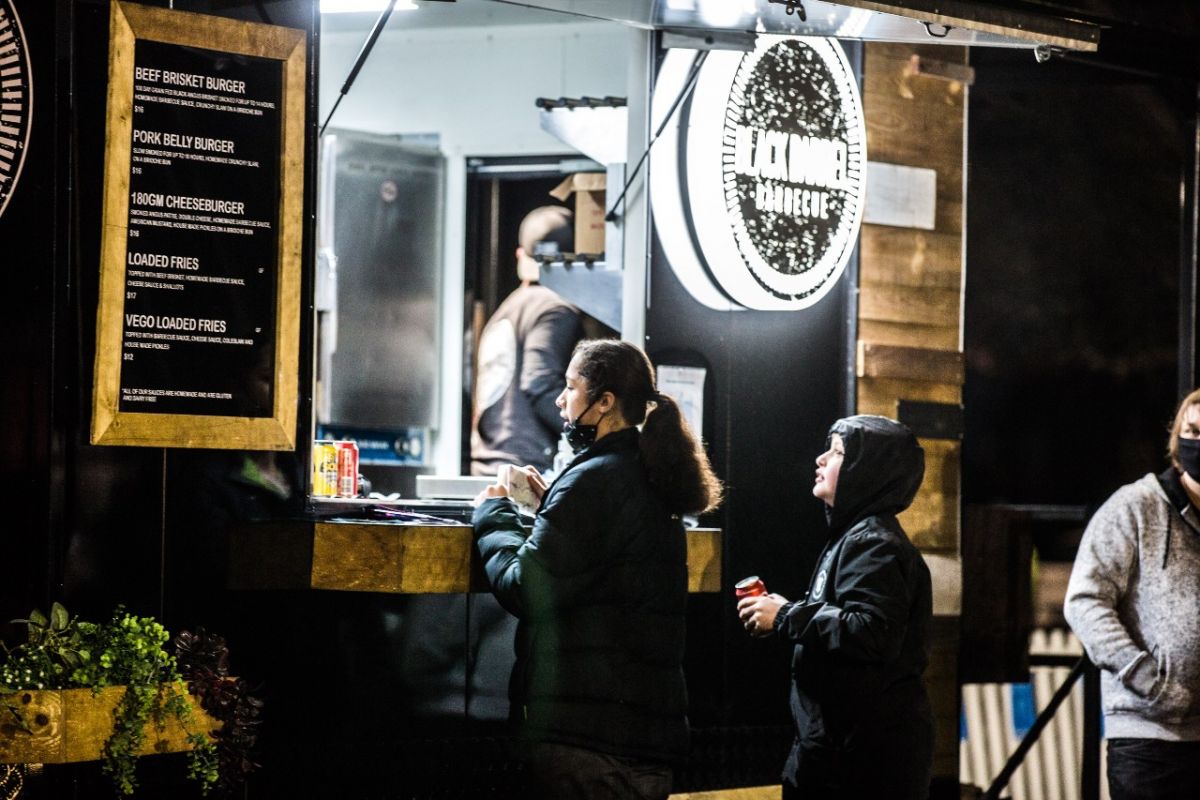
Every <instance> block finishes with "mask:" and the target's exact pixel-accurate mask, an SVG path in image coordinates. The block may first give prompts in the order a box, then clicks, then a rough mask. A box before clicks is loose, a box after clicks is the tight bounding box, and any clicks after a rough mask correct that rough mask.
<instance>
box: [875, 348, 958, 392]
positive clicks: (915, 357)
mask: <svg viewBox="0 0 1200 800" xmlns="http://www.w3.org/2000/svg"><path fill="white" fill-rule="evenodd" d="M857 375H858V377H860V378H903V379H906V380H915V381H929V382H931V383H946V384H952V385H955V386H961V385H962V382H963V357H962V353H960V352H958V351H957V350H943V349H938V348H932V347H898V346H896V345H890V344H880V343H879V342H869V341H866V340H863V339H860V340H859V342H858V371H857Z"/></svg>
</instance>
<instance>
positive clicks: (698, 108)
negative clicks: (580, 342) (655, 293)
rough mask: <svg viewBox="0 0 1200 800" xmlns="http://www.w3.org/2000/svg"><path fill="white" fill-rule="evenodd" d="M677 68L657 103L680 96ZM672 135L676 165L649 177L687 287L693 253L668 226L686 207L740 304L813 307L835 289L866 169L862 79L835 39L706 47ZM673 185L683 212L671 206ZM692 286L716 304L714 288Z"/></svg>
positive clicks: (697, 238) (663, 75)
mask: <svg viewBox="0 0 1200 800" xmlns="http://www.w3.org/2000/svg"><path fill="white" fill-rule="evenodd" d="M677 52H679V51H674V52H672V53H671V54H670V55H669V56H668V58H667V61H668V62H669V61H671V60H672V57H675V55H676V53H677ZM675 60H677V61H679V60H687V61H689V62H690V54H683V53H680V56H679V57H677V58H675ZM679 71H680V68H679V66H678V65H674V64H668V63H666V62H664V64H663V70H662V71H661V72H660V79H659V82H658V84H657V86H656V89H655V104H656V106H657V105H659V104H660V102H664V101H665V102H667V103H669V102H670V100H671V99H673V93H672V84H674V83H675V82H677V81H678V78H677V77H675V76H676V74H677V73H678V72H679ZM675 93H676V94H677V92H675ZM660 95H662V97H660ZM674 144H675V147H676V148H677V149H678V150H679V151H680V155H681V157H680V159H679V163H678V164H677V165H675V170H676V171H675V173H674V175H666V176H664V175H661V174H660V175H659V176H657V177H658V180H657V181H654V177H655V176H652V188H651V192H652V194H651V197H652V202H653V203H654V209H655V220H656V223H657V225H658V228H659V231H660V239H661V240H662V241H663V246H664V250H665V251H666V253H667V257H668V260H670V261H671V264H672V267H674V268H675V269H676V272H677V274H680V278H681V280H683V281H684V283H685V285H689V284H691V285H695V284H696V281H697V271H696V269H695V266H694V264H692V263H691V261H692V260H694V259H696V256H695V255H691V256H689V255H688V254H686V253H684V252H682V251H683V250H685V249H686V245H685V244H683V242H682V237H680V236H679V235H677V232H676V233H674V234H673V233H672V232H670V231H666V230H664V228H666V227H668V226H670V225H672V224H677V223H678V221H679V219H678V218H679V216H681V214H680V211H682V216H683V217H684V218H685V221H687V222H690V224H688V225H687V227H688V234H689V235H688V237H687V238H689V239H690V240H691V245H692V247H693V248H694V249H695V250H696V251H698V254H699V256H700V257H699V259H698V260H699V261H700V262H701V264H702V266H703V270H702V271H703V273H704V274H705V276H706V277H709V278H711V281H710V284H711V283H713V282H715V284H716V286H719V287H720V292H721V294H723V295H724V296H726V297H728V298H729V299H732V300H733V301H734V302H736V303H737V304H739V305H742V306H745V307H748V308H754V309H774V310H777V309H798V308H805V307H807V306H810V305H812V304H814V303H816V302H817V301H818V300H820V299H821V297H823V296H824V295H825V294H826V293H827V292H828V291H829V290H830V289H831V288H833V286H834V285H835V284H836V283H837V280H838V278H839V277H840V276H841V274H842V271H843V270H844V269H845V266H846V262H847V261H848V260H849V258H850V255H851V253H852V252H853V250H854V245H855V242H856V241H857V238H858V230H859V225H860V223H861V220H862V208H863V181H864V177H865V167H866V132H865V128H864V123H863V113H862V102H861V100H860V98H859V94H858V84H857V81H856V80H855V77H854V74H853V72H852V70H851V68H850V64H849V62H848V61H847V59H846V56H845V54H844V53H843V51H842V49H841V46H840V45H838V44H837V42H836V41H834V40H832V39H811V38H794V37H775V36H761V35H760V36H759V37H758V43H757V46H756V47H755V49H754V50H753V51H752V52H749V53H744V54H742V53H730V52H712V53H710V54H709V56H708V58H707V60H706V61H705V63H704V65H703V67H702V68H701V70H700V72H699V75H698V78H697V83H696V88H695V91H694V93H693V95H692V100H691V103H690V105H689V106H688V107H687V109H686V112H685V113H684V114H683V115H682V116H681V118H680V119H679V121H678V130H677V131H676V135H675V137H674ZM664 160H669V156H668V157H666V158H664V157H663V156H662V154H660V156H659V159H658V161H657V162H656V163H655V165H654V166H655V168H656V169H658V168H659V166H660V164H661V162H662V161H664ZM680 167H682V174H680V171H679V168H680ZM671 171H672V170H671V168H670V166H668V167H667V169H666V170H665V172H667V173H671ZM669 183H675V184H676V186H675V187H674V193H675V194H676V195H677V196H678V197H679V198H680V199H679V200H677V201H674V202H678V203H680V205H681V206H682V208H681V209H680V210H676V209H668V208H667V206H670V205H671V203H672V200H671V198H670V194H671V189H672V187H671V186H668V185H664V184H669ZM664 195H666V196H665V197H664ZM660 211H661V212H662V213H660ZM689 217H690V220H689V219H688V218H689ZM683 273H687V277H686V278H685V277H684V274H683ZM691 285H689V289H690V288H691ZM693 295H695V296H696V297H697V299H698V300H700V301H701V302H704V303H705V304H706V305H709V306H711V307H719V303H714V302H711V300H712V290H711V288H710V289H702V290H700V293H699V294H697V292H696V291H693ZM701 295H704V296H701ZM706 298H707V299H706Z"/></svg>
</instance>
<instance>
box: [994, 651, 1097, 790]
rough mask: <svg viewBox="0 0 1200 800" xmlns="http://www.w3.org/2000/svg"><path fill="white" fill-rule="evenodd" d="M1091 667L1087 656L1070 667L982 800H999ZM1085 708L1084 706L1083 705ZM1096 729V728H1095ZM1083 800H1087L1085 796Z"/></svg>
mask: <svg viewBox="0 0 1200 800" xmlns="http://www.w3.org/2000/svg"><path fill="white" fill-rule="evenodd" d="M1089 666H1091V663H1090V662H1089V661H1088V659H1087V656H1083V657H1082V658H1080V659H1079V660H1078V661H1076V662H1075V666H1073V667H1071V674H1070V675H1068V676H1067V679H1066V680H1065V681H1063V682H1062V686H1059V687H1058V689H1057V690H1055V692H1054V696H1053V697H1051V698H1050V702H1049V703H1047V704H1046V707H1045V708H1043V709H1042V713H1040V714H1038V716H1037V719H1036V720H1034V721H1033V725H1032V726H1030V728H1029V730H1028V731H1027V732H1026V734H1025V737H1024V738H1023V739H1021V743H1020V744H1019V745H1017V749H1016V750H1015V751H1013V754H1012V755H1011V756H1009V757H1008V761H1007V762H1005V764H1004V769H1002V770H1000V774H999V775H997V776H996V779H995V780H994V781H992V785H991V786H989V787H988V789H987V791H986V792H984V793H983V800H999V797H1000V792H1002V791H1003V790H1004V787H1005V786H1008V782H1009V781H1010V780H1012V776H1013V774H1014V773H1015V772H1016V771H1017V768H1019V767H1020V766H1021V762H1022V761H1024V760H1025V756H1026V755H1027V754H1028V753H1029V751H1030V750H1031V749H1033V745H1034V744H1035V743H1037V739H1038V736H1040V735H1041V734H1042V729H1043V728H1045V727H1046V726H1047V725H1048V724H1049V723H1050V720H1051V719H1053V718H1054V712H1056V711H1058V707H1059V706H1060V705H1062V702H1063V700H1066V699H1067V697H1068V695H1070V694H1071V687H1072V686H1074V685H1075V681H1077V680H1079V677H1080V676H1081V675H1083V673H1084V670H1085V669H1087V668H1088V667H1089ZM1085 707H1086V704H1085ZM1097 727H1098V726H1097ZM1084 800H1087V797H1086V795H1085V796H1084Z"/></svg>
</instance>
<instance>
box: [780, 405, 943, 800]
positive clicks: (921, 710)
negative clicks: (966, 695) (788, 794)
mask: <svg viewBox="0 0 1200 800" xmlns="http://www.w3.org/2000/svg"><path fill="white" fill-rule="evenodd" d="M834 433H836V434H839V435H840V436H841V437H842V442H843V445H844V447H845V451H846V454H845V457H844V459H843V461H842V467H841V471H840V474H839V476H838V482H837V491H836V495H835V497H834V505H833V507H832V508H831V509H828V510H827V513H828V519H829V524H830V538H829V542H828V544H827V545H826V546H825V550H824V552H823V553H822V554H821V558H820V560H819V561H818V562H817V568H816V570H815V571H814V573H813V577H812V580H811V582H810V583H809V589H808V595H807V597H806V598H805V599H804V600H802V601H800V602H797V603H791V604H788V605H786V606H784V608H783V609H781V612H780V618H779V619H777V625H776V630H777V631H779V632H780V634H782V635H783V636H786V637H788V638H790V639H792V640H794V641H795V642H796V647H795V651H794V653H793V656H792V715H793V717H794V719H795V722H796V741H795V744H794V745H793V747H792V752H791V754H790V755H789V757H788V761H787V765H786V766H785V768H784V776H783V777H784V780H785V781H787V782H788V783H791V784H793V785H796V786H800V787H804V788H806V789H810V790H812V791H814V792H817V794H816V795H814V796H820V797H887V798H891V799H892V800H907V799H908V798H913V799H914V800H916V799H917V798H921V799H922V800H923V798H925V797H926V796H927V794H928V789H929V775H930V766H931V760H932V754H933V724H932V717H931V714H930V709H929V700H928V697H927V696H926V693H925V684H924V679H923V678H922V673H923V672H924V670H925V665H926V663H927V661H928V644H929V626H930V621H931V618H932V613H933V612H932V589H931V585H930V578H929V568H928V567H926V565H925V562H924V560H923V559H922V558H921V554H920V553H919V552H918V551H917V549H916V548H915V547H913V545H912V543H911V542H910V541H909V540H908V537H907V536H906V535H905V533H904V529H903V528H902V527H900V523H899V522H898V521H897V520H896V516H895V515H896V514H898V513H899V512H901V511H903V510H904V509H905V508H907V507H908V505H909V504H910V503H911V502H912V500H913V497H914V496H915V495H916V492H917V490H918V489H919V488H920V485H921V480H922V477H923V476H924V472H925V460H924V452H923V451H922V450H921V448H920V445H918V444H917V441H916V438H915V437H913V435H912V433H911V432H910V431H909V430H908V429H907V428H906V427H904V426H902V425H900V424H899V423H897V422H894V421H892V420H890V419H887V418H885V417H870V416H858V417H849V418H847V419H843V420H839V421H838V422H836V423H834V425H833V427H832V428H831V429H830V434H834Z"/></svg>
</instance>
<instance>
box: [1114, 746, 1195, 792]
mask: <svg viewBox="0 0 1200 800" xmlns="http://www.w3.org/2000/svg"><path fill="white" fill-rule="evenodd" d="M1108 793H1109V796H1110V797H1111V798H1112V800H1196V798H1200V742H1167V741H1163V740H1161V739H1109V740H1108Z"/></svg>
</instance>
